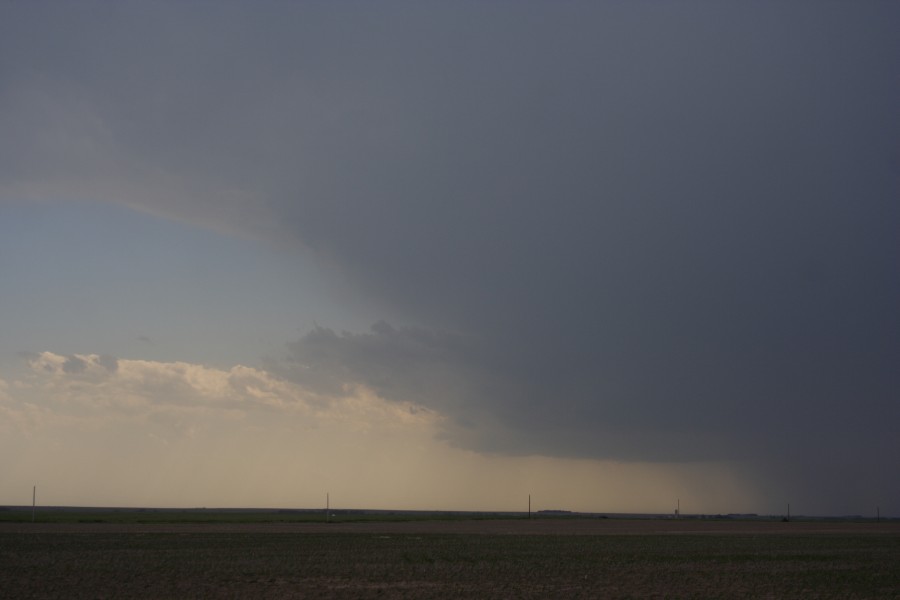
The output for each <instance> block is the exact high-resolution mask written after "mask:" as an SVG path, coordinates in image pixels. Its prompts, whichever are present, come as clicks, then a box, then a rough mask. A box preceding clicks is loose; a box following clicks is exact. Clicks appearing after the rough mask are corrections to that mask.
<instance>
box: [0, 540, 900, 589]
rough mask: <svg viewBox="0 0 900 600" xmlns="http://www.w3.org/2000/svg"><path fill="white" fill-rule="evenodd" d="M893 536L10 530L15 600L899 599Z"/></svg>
mask: <svg viewBox="0 0 900 600" xmlns="http://www.w3.org/2000/svg"><path fill="white" fill-rule="evenodd" d="M897 565H900V539H898V537H897V536H893V535H865V534H862V535H830V534H819V535H793V534H778V535H759V536H743V535H626V536H571V535H565V536H563V535H560V536H557V535H475V536H466V535H459V534H424V535H383V534H361V533H313V534H302V533H264V532H248V533H204V532H202V530H200V531H196V530H195V531H192V532H185V533H171V532H169V533H166V532H152V531H151V532H148V533H147V532H145V533H103V532H90V531H84V532H73V533H58V532H56V533H50V532H47V533H40V532H39V531H37V530H35V531H33V532H32V531H24V532H16V533H13V532H0V590H4V592H3V593H4V595H5V596H6V597H23V598H24V597H37V598H42V597H43V598H47V597H69V598H79V597H82V598H84V597H95V598H96V597H105V598H117V597H120V598H183V597H235V598H236V597H242V598H246V597H250V598H252V597H266V598H280V597H330V598H375V597H384V596H385V595H388V596H390V597H408V598H440V597H444V598H460V597H469V598H491V597H504V598H507V597H508V598H546V597H560V598H562V597H566V598H578V597H583V598H595V597H604V598H632V597H640V598H646V597H660V598H662V597H667V598H669V597H672V598H710V597H715V598H723V597H724V598H737V597H747V598H759V597H773V598H774V597H777V598H892V597H898V596H900V568H898V567H897Z"/></svg>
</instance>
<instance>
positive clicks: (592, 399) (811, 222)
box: [0, 2, 900, 495]
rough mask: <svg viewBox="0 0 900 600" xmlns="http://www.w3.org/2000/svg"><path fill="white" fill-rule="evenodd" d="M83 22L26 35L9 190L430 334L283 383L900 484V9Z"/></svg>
mask: <svg viewBox="0 0 900 600" xmlns="http://www.w3.org/2000/svg"><path fill="white" fill-rule="evenodd" d="M14 8H15V9H16V11H18V10H23V11H24V10H26V9H24V8H21V7H19V6H17V7H14ZM242 8H247V10H243V9H242ZM4 10H5V11H6V12H12V11H13V9H12V8H9V7H7V8H5V9H4ZM27 10H33V9H27ZM74 10H75V12H76V13H77V15H76V17H78V18H79V19H80V20H79V21H78V22H79V23H80V25H79V26H78V27H72V26H70V24H69V23H70V22H69V21H66V20H64V19H62V17H61V16H59V15H47V14H45V15H34V14H32V15H31V16H30V17H31V18H29V19H24V18H23V19H22V20H23V21H24V22H26V23H27V24H28V25H29V26H30V27H31V28H32V29H31V31H32V33H37V32H41V33H42V35H43V36H44V37H43V39H44V40H46V41H45V42H44V43H41V44H37V45H34V44H31V42H26V41H25V40H30V39H31V38H30V37H28V36H29V35H31V34H29V33H28V32H29V31H30V30H29V29H28V27H22V26H20V25H21V23H17V24H16V26H15V27H13V25H12V24H10V23H12V22H13V21H10V20H6V22H7V23H8V25H7V26H6V27H5V28H4V31H3V33H4V36H3V39H4V40H5V41H4V42H0V43H2V44H4V52H3V56H4V57H6V58H5V59H3V61H4V62H3V67H4V80H5V85H4V88H3V94H2V96H0V98H2V102H3V106H5V107H6V109H7V110H6V112H7V115H8V116H7V117H6V118H3V119H2V121H0V123H2V127H3V129H4V131H6V132H7V133H9V134H10V135H7V136H4V137H5V139H6V140H7V141H5V142H4V143H3V144H2V153H3V154H2V156H3V157H8V158H10V160H9V161H6V160H4V161H2V164H4V165H5V166H4V167H0V169H3V178H4V180H5V181H6V183H8V184H17V185H24V184H27V183H28V182H29V181H32V180H41V181H44V182H45V183H46V180H49V179H53V178H54V177H58V178H60V180H61V181H62V180H64V181H65V182H66V183H67V185H69V186H70V188H69V189H77V188H78V186H79V185H80V186H82V187H83V189H85V190H86V193H94V194H98V193H100V194H102V193H103V190H104V189H105V188H103V186H102V185H101V183H102V182H106V183H107V184H108V183H109V182H110V181H113V182H114V183H115V189H116V190H118V189H126V190H130V191H131V192H133V193H132V194H131V195H130V196H128V198H130V199H129V200H127V201H128V202H129V203H130V204H132V205H135V206H139V207H140V208H143V209H146V210H153V211H156V212H163V213H168V214H172V215H176V216H180V217H183V218H190V219H195V220H199V221H205V222H210V223H214V224H219V225H221V224H225V225H227V226H229V227H231V228H234V229H243V230H244V231H248V232H250V233H253V234H255V235H267V236H271V237H272V238H273V239H278V240H279V241H281V242H285V241H288V242H296V243H299V244H300V245H302V246H303V247H304V248H306V249H311V250H312V251H314V252H316V253H317V255H318V256H320V257H321V258H322V259H323V261H325V263H326V264H328V265H330V267H331V268H332V269H334V270H336V271H339V272H340V273H341V277H342V278H343V280H344V281H345V282H350V284H351V289H352V290H353V291H354V293H357V294H361V295H363V296H364V297H365V298H366V299H367V301H369V302H371V303H373V304H377V305H379V306H382V307H384V309H385V311H390V313H391V314H394V315H400V318H402V319H406V320H407V321H408V322H409V323H415V324H417V326H416V327H405V326H404V324H402V323H395V324H394V325H393V327H392V326H389V325H386V324H380V325H378V326H377V327H375V328H374V329H373V330H372V331H371V332H369V333H363V334H336V333H334V332H331V331H329V330H327V329H318V330H315V331H313V332H311V333H310V334H308V335H307V336H305V337H304V338H303V339H301V340H300V341H298V342H297V344H295V345H293V346H292V347H291V349H290V356H289V357H288V358H287V359H285V360H284V361H282V363H281V364H280V366H279V367H278V368H280V372H282V373H283V374H285V375H287V376H291V377H294V378H305V379H306V381H308V382H311V383H313V384H315V385H321V386H326V387H327V386H329V385H336V384H337V382H339V381H340V380H341V378H343V377H347V378H349V379H351V380H356V381H359V382H362V383H366V384H368V385H370V386H372V387H373V388H375V389H376V390H378V391H379V392H380V393H383V394H384V395H385V396H387V397H392V396H393V397H397V398H403V399H416V401H419V402H421V403H423V404H426V405H431V406H435V407H437V408H440V409H441V410H443V411H445V412H446V413H447V414H449V415H450V416H451V417H452V421H453V423H454V425H453V426H452V427H451V428H448V432H447V435H448V436H449V437H450V439H452V440H454V441H455V442H456V443H461V444H464V445H469V446H471V447H476V448H480V449H490V450H493V451H501V452H516V453H521V452H525V453H530V452H540V453H550V454H562V455H577V456H592V457H612V458H625V459H649V460H686V459H735V460H744V461H747V462H748V463H751V464H754V465H757V466H758V467H759V468H760V470H761V471H764V472H766V473H770V474H771V473H775V475H773V477H776V478H777V479H778V480H779V482H782V483H783V482H786V481H802V480H803V479H804V478H808V479H809V481H810V482H812V483H814V484H816V485H818V486H819V488H822V486H824V485H825V483H826V482H828V481H832V480H835V479H836V478H837V479H840V477H836V475H835V473H834V470H835V469H837V470H840V471H841V473H845V474H849V473H850V472H853V473H856V474H857V476H858V477H859V478H860V481H859V485H858V487H859V488H860V489H862V488H864V487H865V486H868V490H866V493H869V490H874V491H871V493H872V494H878V493H881V494H885V495H886V494H889V493H893V494H894V495H896V493H897V491H898V490H897V488H896V483H891V484H883V483H879V482H882V481H884V479H882V478H880V476H879V474H878V473H879V471H880V470H881V469H882V468H883V467H884V466H885V465H883V464H882V465H876V464H874V463H870V464H869V466H868V467H865V468H857V467H856V466H854V465H858V464H859V462H860V460H861V458H862V457H867V456H897V455H898V453H900V447H898V442H897V441H895V440H896V436H894V435H892V434H891V432H890V431H889V430H890V428H891V427H892V425H893V423H896V422H897V420H898V417H900V414H898V410H900V409H898V404H897V402H896V399H897V392H898V390H900V385H898V383H900V381H898V375H897V373H898V369H897V368H896V365H897V364H898V359H900V322H898V312H897V310H896V307H897V306H898V305H900V277H898V273H900V269H898V258H897V257H898V252H897V231H898V230H900V229H898V227H900V203H898V201H897V200H898V191H900V177H898V173H900V171H898V169H897V164H898V158H900V156H898V151H897V140H898V139H900V113H898V112H897V111H896V101H897V98H898V97H900V80H898V78H897V73H898V67H900V59H898V57H900V42H898V38H897V36H896V26H897V24H898V17H900V11H898V9H897V7H896V6H893V5H890V4H886V3H882V4H879V3H852V4H851V3H819V2H817V3H791V4H785V3H754V5H753V6H749V5H744V4H741V3H679V4H665V5H661V4H656V3H640V2H636V3H603V4H600V5H583V4H564V5H555V4H554V5H551V4H549V3H546V4H543V3H538V4H527V5H526V4H518V3H517V4H515V5H508V6H506V5H501V4H497V3H493V4H490V5H481V4H454V5H452V6H451V5H428V4H416V5H379V6H377V7H367V6H358V5H354V6H353V7H352V8H351V7H350V5H342V6H339V7H333V6H330V7H327V8H326V6H325V5H315V4H313V5H294V6H283V5H265V6H264V7H263V8H261V9H259V8H257V7H255V6H254V7H253V9H252V10H250V9H249V7H241V6H240V5H239V4H229V5H227V6H226V8H223V9H220V10H216V11H214V14H210V12H211V11H208V10H205V9H204V10H199V9H198V8H197V7H196V6H194V7H190V6H189V7H187V8H185V7H177V6H175V5H155V6H154V7H153V8H150V9H148V8H140V9H135V10H133V11H126V12H125V14H119V13H118V11H110V12H105V13H104V19H97V18H96V17H97V15H96V14H93V13H92V11H90V10H82V9H74ZM66 18H68V17H66ZM11 28H12V29H11ZM7 30H9V31H7ZM7 34H8V35H7ZM29 48H30V49H29ZM13 51H14V52H13ZM35 98H38V99H39V100H40V102H37V103H35V102H34V99H35ZM61 98H64V100H61ZM29 119H30V120H29ZM35 131H37V132H38V133H43V134H44V135H43V136H41V135H36V134H35ZM10 140H12V141H10ZM48 140H49V141H48ZM59 140H61V141H62V142H64V143H59ZM67 144H68V145H67ZM76 149H78V150H80V152H74V150H76ZM42 161H43V162H42ZM36 164H49V165H51V166H52V167H53V168H52V169H49V170H47V171H42V169H41V167H35V165H36ZM105 197H106V198H107V199H110V200H116V199H117V198H113V197H110V195H109V194H107V196H105ZM118 200H120V201H125V200H122V199H121V198H118ZM445 332H459V333H458V334H457V333H454V334H449V333H445ZM457 425H458V427H457ZM785 456H791V457H792V459H791V461H792V462H791V464H790V465H788V466H785V460H784V458H783V457H785ZM886 466H891V465H890V464H888V465H886ZM894 466H896V465H894ZM776 467H777V468H776ZM878 486H881V489H878ZM860 493H862V492H860Z"/></svg>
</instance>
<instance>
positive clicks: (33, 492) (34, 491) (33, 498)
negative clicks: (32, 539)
mask: <svg viewBox="0 0 900 600" xmlns="http://www.w3.org/2000/svg"><path fill="white" fill-rule="evenodd" d="M36 500H37V486H34V487H32V488H31V522H32V523H34V507H35V505H36Z"/></svg>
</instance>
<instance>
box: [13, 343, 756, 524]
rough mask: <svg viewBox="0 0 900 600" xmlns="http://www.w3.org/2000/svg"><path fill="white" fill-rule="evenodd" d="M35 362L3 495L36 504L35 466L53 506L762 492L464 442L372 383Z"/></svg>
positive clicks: (700, 498)
mask: <svg viewBox="0 0 900 600" xmlns="http://www.w3.org/2000/svg"><path fill="white" fill-rule="evenodd" d="M28 366H29V369H30V370H29V372H28V373H27V374H26V376H24V377H23V378H22V382H21V383H20V385H18V386H10V385H8V384H7V383H6V382H4V381H2V380H0V430H2V431H3V433H4V435H3V437H2V440H0V450H2V458H0V472H2V473H4V475H5V479H6V481H7V482H8V485H5V487H4V493H5V494H13V495H11V496H10V495H8V496H5V497H0V503H17V502H22V501H21V500H17V499H16V496H15V494H14V492H13V491H11V490H17V489H19V488H22V489H25V487H28V486H30V485H33V483H29V482H33V480H34V479H35V478H36V479H37V480H38V481H37V483H38V486H39V489H41V496H42V498H43V500H44V502H45V503H53V504H103V505H115V504H121V505H154V506H161V505H166V506H168V505H177V506H192V505H207V506H213V505H216V506H248V505H252V506H304V507H314V506H318V505H319V504H321V499H322V496H323V495H324V493H325V492H326V491H327V492H329V493H331V494H332V498H333V500H334V505H338V506H346V507H373V508H445V509H472V510H479V509H497V510H524V509H525V499H526V498H527V495H528V494H533V496H534V508H535V509H539V508H565V509H571V510H610V511H614V510H620V511H625V510H646V511H667V510H668V509H669V504H671V502H670V500H669V498H670V497H671V496H672V495H673V494H675V495H678V496H679V497H681V498H682V499H683V502H685V503H686V504H687V503H688V502H689V501H690V500H694V506H696V507H697V510H702V509H705V510H726V507H728V508H729V509H730V508H731V507H734V506H738V505H739V503H741V502H745V501H746V500H747V499H748V498H750V497H751V496H749V495H748V491H747V489H746V487H745V486H744V485H743V484H742V483H741V482H740V480H739V479H737V478H736V476H735V474H734V473H733V472H732V471H731V470H730V469H728V468H727V467H725V466H724V465H715V464H698V465H652V464H640V463H635V464H630V465H623V464H620V463H615V462H609V461H605V462H604V461H591V460H567V459H556V458H549V457H541V456H520V457H508V456H506V457H504V456H495V455H486V454H480V453H477V452H473V451H470V450H464V449H459V448H454V447H451V446H450V445H448V444H447V443H445V442H443V441H441V440H440V439H439V434H440V432H441V423H442V421H443V420H444V419H445V417H444V416H442V415H441V414H440V413H439V412H438V411H436V410H434V409H428V408H424V407H422V406H419V405H417V404H414V403H412V402H403V401H391V400H385V399H384V398H381V397H379V396H378V395H377V394H376V393H375V392H374V391H373V390H371V389H369V388H367V387H365V386H363V385H359V384H354V385H350V384H347V385H342V386H339V390H338V391H337V392H336V393H328V394H325V393H320V392H316V391H313V390H310V389H308V388H305V387H303V386H302V385H300V384H298V383H296V382H291V381H287V380H284V379H280V378H278V377H276V376H274V375H272V374H271V373H269V372H267V371H264V370H260V369H255V368H251V367H246V366H241V365H237V366H234V367H232V368H230V369H216V368H211V367H208V366H204V365H197V364H191V363H184V362H173V363H164V362H156V361H147V360H128V359H118V360H114V359H111V358H108V357H107V358H103V357H100V356H98V355H96V354H74V355H68V356H65V355H60V354H56V353H52V352H43V353H40V354H39V355H36V356H33V357H31V358H30V359H29V361H28ZM13 457H15V458H13ZM698 478H699V479H698ZM692 479H693V481H692ZM686 481H687V482H692V483H690V484H686V483H685V482H686ZM710 481H714V482H715V483H716V486H715V487H716V488H717V489H718V490H720V492H719V494H717V495H716V496H711V495H710V494H709V492H708V491H704V490H707V489H708V488H707V486H708V484H709V482H710ZM692 486H693V487H692ZM29 489H30V488H29ZM703 502H705V504H703ZM701 507H702V508H701ZM720 507H721V508H720Z"/></svg>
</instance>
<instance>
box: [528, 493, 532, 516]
mask: <svg viewBox="0 0 900 600" xmlns="http://www.w3.org/2000/svg"><path fill="white" fill-rule="evenodd" d="M528 518H529V519H530V518H531V494H528Z"/></svg>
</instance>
